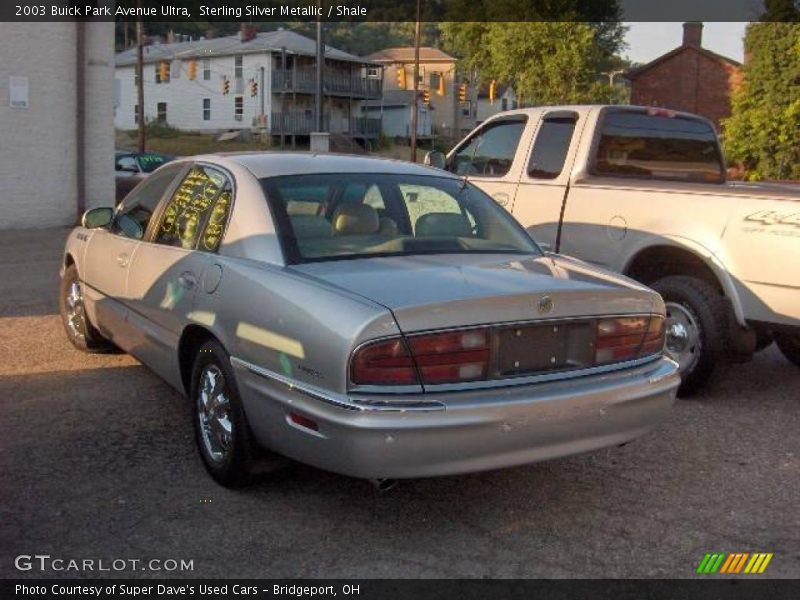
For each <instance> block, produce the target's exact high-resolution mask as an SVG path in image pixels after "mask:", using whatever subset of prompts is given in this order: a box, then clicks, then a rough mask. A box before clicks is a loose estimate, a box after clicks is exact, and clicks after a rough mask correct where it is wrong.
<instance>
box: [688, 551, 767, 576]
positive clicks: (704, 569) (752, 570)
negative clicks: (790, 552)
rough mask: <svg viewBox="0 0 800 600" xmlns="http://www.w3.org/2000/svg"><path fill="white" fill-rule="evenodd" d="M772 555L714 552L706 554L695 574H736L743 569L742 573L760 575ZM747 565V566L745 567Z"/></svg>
mask: <svg viewBox="0 0 800 600" xmlns="http://www.w3.org/2000/svg"><path fill="white" fill-rule="evenodd" d="M772 556H773V554H772V553H766V552H755V553H753V554H750V553H749V552H733V553H730V554H728V553H726V552H715V553H710V552H709V553H707V554H706V555H705V556H704V557H703V560H702V561H700V565H699V566H698V567H697V572H698V573H702V574H706V575H709V574H714V573H725V574H729V575H732V574H738V573H741V572H742V569H744V573H749V574H757V573H758V574H760V573H763V572H764V570H765V569H766V568H767V565H768V564H769V562H770V561H771V560H772ZM745 565H747V566H745Z"/></svg>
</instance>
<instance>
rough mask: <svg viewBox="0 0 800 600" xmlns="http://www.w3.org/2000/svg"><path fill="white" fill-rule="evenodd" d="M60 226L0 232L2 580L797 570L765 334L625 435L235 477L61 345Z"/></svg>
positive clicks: (782, 364) (147, 390)
mask: <svg viewBox="0 0 800 600" xmlns="http://www.w3.org/2000/svg"><path fill="white" fill-rule="evenodd" d="M66 234H67V230H65V229H57V230H48V231H38V232H1V233H0V333H1V334H2V336H1V337H0V577H19V576H23V577H42V576H51V577H52V576H57V575H62V574H63V575H73V576H74V575H75V574H74V573H55V572H52V571H45V572H40V571H36V570H33V571H27V572H19V571H17V570H16V569H15V567H14V558H15V557H16V556H18V555H21V554H31V555H33V554H49V555H51V556H52V557H59V558H64V559H78V560H82V559H95V560H98V559H102V560H104V561H108V562H110V561H112V560H114V559H120V558H121V559H144V560H148V559H151V558H155V559H162V560H163V559H177V560H181V559H183V560H192V561H193V566H194V570H193V571H192V572H183V573H171V574H170V575H172V576H180V575H183V576H193V577H202V578H212V577H281V578H282V577H287V578H293V577H344V578H349V577H352V578H357V577H437V578H461V577H491V578H495V577H522V578H529V577H598V578H606V577H678V578H682V577H695V575H694V571H695V569H696V567H697V565H698V563H699V562H700V560H701V559H702V558H703V555H704V554H705V553H706V552H713V551H723V552H755V551H760V552H771V553H774V558H773V559H772V562H771V563H770V565H769V567H768V569H767V571H766V573H765V574H764V575H761V577H800V510H799V508H800V369H797V368H796V367H794V366H792V365H791V364H790V363H789V362H788V361H786V360H785V359H784V358H783V357H782V356H781V355H780V353H779V352H778V351H777V349H775V348H774V347H771V348H769V349H768V350H767V351H765V352H763V353H761V354H760V355H758V356H757V357H756V359H755V360H754V361H753V362H752V363H749V364H746V365H736V366H733V367H730V368H728V369H727V370H726V371H725V372H724V373H723V374H722V375H721V377H719V379H718V381H717V382H716V383H715V385H714V386H713V388H712V389H711V390H710V391H708V392H707V393H706V394H704V395H701V396H699V397H697V398H693V399H691V400H688V401H679V402H678V403H677V405H676V407H675V410H674V412H673V414H672V417H671V418H670V419H669V421H668V422H666V423H665V424H664V425H663V426H661V427H660V428H659V429H658V430H657V431H655V432H653V433H651V434H650V435H648V436H646V437H644V438H641V439H640V440H637V441H636V442H634V443H632V444H629V445H627V446H625V447H622V448H614V449H609V450H605V451H601V452H598V453H594V454H590V455H583V456H577V457H572V458H568V459H562V460H557V461H552V462H548V463H543V464H536V465H531V466H527V467H521V468H515V469H509V470H504V471H497V472H490V473H481V474H475V475H469V476H459V477H446V478H439V479H429V480H414V481H405V482H401V484H400V485H399V486H398V487H397V488H396V489H395V490H393V491H392V492H391V493H389V494H387V495H384V496H378V495H377V494H376V493H375V492H374V490H373V489H372V487H371V486H370V485H369V484H368V483H366V482H364V481H359V480H354V479H349V478H346V477H341V476H338V475H333V474H329V473H325V472H322V471H318V470H315V469H312V468H310V467H305V466H301V465H290V466H289V467H287V468H285V469H282V470H281V471H279V472H278V473H276V474H274V475H272V476H269V477H267V478H266V479H264V481H263V482H261V483H259V484H257V485H255V486H253V487H251V488H248V489H245V490H240V491H229V490H226V489H223V488H221V487H219V486H217V485H216V484H214V483H213V482H212V480H211V479H210V478H209V477H208V476H207V475H206V474H205V471H204V470H203V467H202V465H201V463H200V459H199V458H198V456H197V454H196V452H195V448H194V441H193V436H192V427H191V413H190V411H189V407H188V404H187V402H186V401H185V400H184V399H182V398H181V396H180V395H179V394H177V393H176V392H174V391H172V390H171V389H170V388H169V387H167V385H166V384H164V383H162V382H161V381H160V380H159V379H158V378H157V377H156V376H154V375H153V374H151V373H150V372H149V371H148V370H147V369H146V368H144V367H143V366H141V365H140V364H139V363H138V362H137V361H136V360H134V359H132V358H130V357H128V356H126V355H124V354H110V355H83V354H81V353H79V352H78V351H77V350H75V349H73V348H72V346H70V345H69V343H68V342H67V340H66V337H65V336H64V334H63V331H62V328H61V323H60V320H59V317H58V315H57V296H56V292H57V285H58V275H57V272H58V265H59V260H60V253H61V248H62V244H63V240H64V238H65V237H66ZM85 575H90V576H92V575H94V576H97V575H103V573H86V574H85ZM114 575H118V576H119V575H123V576H148V577H152V576H161V575H164V573H157V572H155V573H154V572H138V571H124V572H121V573H114Z"/></svg>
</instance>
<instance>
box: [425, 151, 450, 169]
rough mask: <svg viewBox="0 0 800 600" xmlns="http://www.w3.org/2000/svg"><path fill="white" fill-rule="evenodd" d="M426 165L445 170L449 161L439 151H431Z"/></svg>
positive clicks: (426, 157) (427, 155)
mask: <svg viewBox="0 0 800 600" xmlns="http://www.w3.org/2000/svg"><path fill="white" fill-rule="evenodd" d="M425 164H426V165H428V166H429V167H434V168H436V169H442V170H444V169H445V167H446V166H447V159H446V158H445V156H444V154H443V153H441V152H439V151H438V150H431V151H430V152H428V153H427V154H426V155H425Z"/></svg>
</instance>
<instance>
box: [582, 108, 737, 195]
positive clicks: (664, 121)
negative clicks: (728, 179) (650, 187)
mask: <svg viewBox="0 0 800 600" xmlns="http://www.w3.org/2000/svg"><path fill="white" fill-rule="evenodd" d="M593 172H594V174H596V175H607V176H616V177H635V178H644V179H668V180H673V181H699V182H705V183H722V182H723V181H724V179H725V172H724V169H723V166H722V154H721V152H720V149H719V142H718V141H717V134H716V132H715V131H714V128H713V126H712V125H711V124H710V123H709V122H708V121H705V120H703V119H699V118H691V117H684V116H680V115H676V114H674V113H672V112H670V111H657V110H654V111H653V112H652V114H651V112H644V111H633V110H626V111H609V112H608V113H606V115H605V117H604V118H603V123H602V130H601V132H600V139H599V142H598V144H597V153H596V158H595V162H594V166H593Z"/></svg>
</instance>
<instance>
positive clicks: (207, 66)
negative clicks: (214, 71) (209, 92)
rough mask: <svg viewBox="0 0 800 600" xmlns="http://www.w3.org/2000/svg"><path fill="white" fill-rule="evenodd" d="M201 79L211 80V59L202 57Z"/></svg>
mask: <svg viewBox="0 0 800 600" xmlns="http://www.w3.org/2000/svg"><path fill="white" fill-rule="evenodd" d="M203 81H211V59H210V58H204V59H203Z"/></svg>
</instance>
